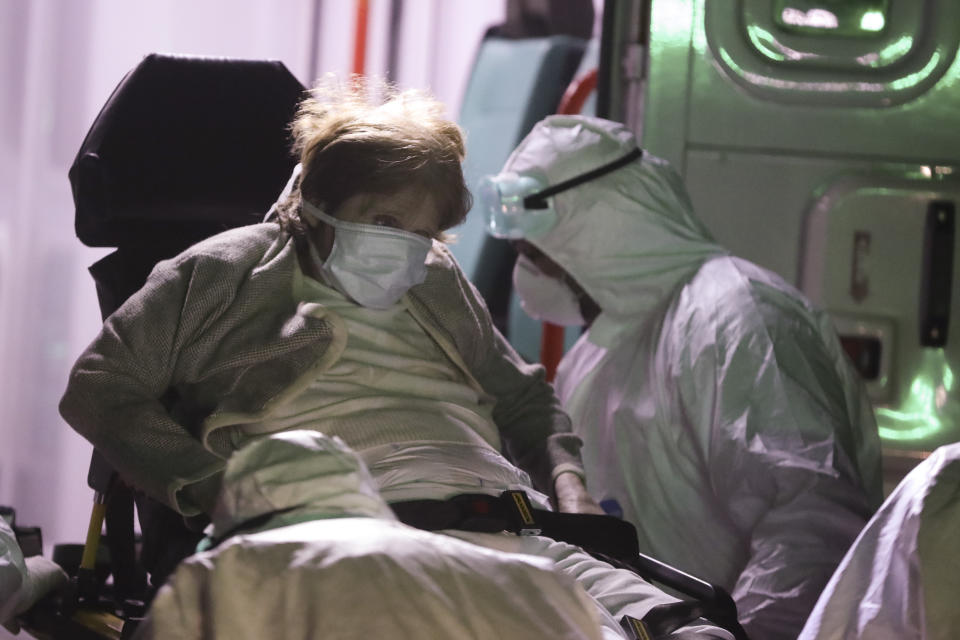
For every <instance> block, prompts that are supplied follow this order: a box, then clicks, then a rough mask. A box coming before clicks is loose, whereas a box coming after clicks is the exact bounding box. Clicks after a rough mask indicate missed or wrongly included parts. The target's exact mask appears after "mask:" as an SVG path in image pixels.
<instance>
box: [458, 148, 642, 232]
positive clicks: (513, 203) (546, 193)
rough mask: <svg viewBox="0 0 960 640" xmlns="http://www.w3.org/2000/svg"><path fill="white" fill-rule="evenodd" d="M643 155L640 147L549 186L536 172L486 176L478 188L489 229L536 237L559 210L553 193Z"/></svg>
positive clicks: (481, 207) (575, 185) (548, 225)
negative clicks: (554, 204)
mask: <svg viewBox="0 0 960 640" xmlns="http://www.w3.org/2000/svg"><path fill="white" fill-rule="evenodd" d="M641 157H643V150H642V149H640V148H639V147H638V148H636V149H634V150H633V151H631V152H630V153H628V154H627V155H625V156H623V157H621V158H617V159H616V160H614V161H613V162H609V163H607V164H605V165H602V166H600V167H597V168H596V169H593V170H591V171H588V172H586V173H582V174H580V175H578V176H574V177H573V178H570V179H568V180H564V181H563V182H560V183H558V184H555V185H553V186H552V187H551V186H547V185H546V184H544V182H543V181H542V180H539V179H537V178H534V177H533V176H524V175H519V174H517V173H513V172H512V171H511V172H505V173H499V174H497V175H495V176H487V177H485V178H484V179H483V180H481V182H480V186H479V188H478V193H477V195H478V202H477V204H478V206H479V207H480V210H481V211H482V212H483V216H484V220H485V221H486V228H487V233H489V234H490V235H492V236H494V237H495V238H509V239H518V238H535V237H537V236H539V235H542V234H544V233H546V232H547V231H549V230H550V229H551V228H552V227H553V225H554V224H556V221H557V213H556V211H554V209H553V206H552V203H551V202H550V201H549V200H548V198H550V197H551V196H554V195H556V194H558V193H561V192H563V191H566V190H568V189H572V188H574V187H577V186H579V185H581V184H584V183H585V182H590V181H591V180H595V179H597V178H599V177H600V176H602V175H606V174H608V173H610V172H612V171H616V170H617V169H619V168H620V167H623V166H625V165H627V164H629V163H631V162H633V161H634V160H637V159H639V158H641Z"/></svg>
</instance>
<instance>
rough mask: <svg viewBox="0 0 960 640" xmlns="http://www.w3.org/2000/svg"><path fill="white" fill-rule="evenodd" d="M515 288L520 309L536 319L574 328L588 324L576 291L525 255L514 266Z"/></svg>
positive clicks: (518, 258)
mask: <svg viewBox="0 0 960 640" xmlns="http://www.w3.org/2000/svg"><path fill="white" fill-rule="evenodd" d="M513 288H514V290H516V292H517V295H518V296H519V297H520V306H521V307H523V310H524V311H525V312H526V313H527V315H528V316H530V317H531V318H533V319H534V320H541V321H543V322H550V323H552V324H558V325H560V326H570V327H572V326H582V325H585V324H587V322H586V320H584V319H583V314H582V313H580V301H579V300H578V299H577V295H576V294H575V293H574V292H573V289H571V288H570V287H569V286H567V285H566V284H565V283H563V282H561V281H560V280H558V279H557V278H553V277H551V276H548V275H546V274H545V273H543V272H542V271H540V269H539V268H538V267H537V265H535V264H534V263H533V261H532V260H530V259H529V258H528V257H527V256H525V255H520V256H519V257H517V264H516V265H515V266H514V267H513Z"/></svg>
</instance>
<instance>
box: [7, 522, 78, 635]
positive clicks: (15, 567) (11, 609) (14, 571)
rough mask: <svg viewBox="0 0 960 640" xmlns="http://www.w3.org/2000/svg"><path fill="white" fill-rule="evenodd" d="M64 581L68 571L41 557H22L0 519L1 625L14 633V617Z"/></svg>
mask: <svg viewBox="0 0 960 640" xmlns="http://www.w3.org/2000/svg"><path fill="white" fill-rule="evenodd" d="M66 582H67V574H66V573H64V572H63V569H61V568H60V567H59V565H57V564H56V563H54V562H53V561H52V560H48V559H47V558H44V557H42V556H32V557H29V558H24V557H23V552H22V551H21V550H20V545H19V544H17V537H16V535H15V534H14V532H13V529H12V528H11V527H10V525H9V524H7V521H6V520H4V519H3V518H0V624H2V625H3V626H4V627H6V628H7V629H9V630H10V631H12V632H13V633H17V632H19V631H20V625H19V624H18V623H17V621H16V619H15V616H16V615H18V614H20V613H23V612H24V611H26V610H27V609H29V608H30V607H31V606H33V605H34V604H35V603H36V602H37V601H38V600H39V599H40V598H42V597H43V596H45V595H46V594H47V593H49V592H50V591H52V590H53V589H55V588H57V587H59V586H61V585H63V584H65V583H66Z"/></svg>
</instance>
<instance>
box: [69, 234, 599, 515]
mask: <svg viewBox="0 0 960 640" xmlns="http://www.w3.org/2000/svg"><path fill="white" fill-rule="evenodd" d="M296 260H297V255H296V250H295V248H294V242H293V240H292V238H291V237H290V235H288V234H287V233H285V232H283V231H281V229H280V227H279V225H277V224H275V223H264V224H257V225H252V226H248V227H241V228H238V229H233V230H230V231H226V232H224V233H221V234H218V235H216V236H214V237H212V238H209V239H207V240H204V241H203V242H200V243H199V244H196V245H194V246H193V247H191V248H189V249H187V250H186V251H184V252H183V253H181V254H180V255H178V256H176V257H174V258H172V259H170V260H166V261H163V262H160V263H159V264H157V266H156V267H155V268H154V270H153V272H152V273H151V274H150V277H149V278H148V279H147V282H146V284H145V285H144V287H143V288H142V289H141V290H140V291H138V292H137V293H136V294H134V295H133V296H131V297H130V299H129V300H127V302H126V303H125V304H124V305H123V306H122V307H120V309H118V310H117V311H116V312H115V313H114V314H113V315H111V316H110V317H109V318H107V320H106V322H104V325H103V329H102V331H101V332H100V334H99V335H98V336H97V338H96V339H95V340H94V341H93V343H92V344H91V345H90V346H89V347H88V348H87V349H86V351H84V353H83V354H82V355H81V356H80V358H79V359H78V360H77V362H76V364H75V365H74V367H73V370H72V372H71V374H70V380H69V383H68V386H67V390H66V393H65V394H64V396H63V399H62V401H61V403H60V412H61V414H62V415H63V417H64V419H66V421H67V422H68V423H69V424H70V425H71V426H72V427H73V428H74V429H76V430H77V431H78V432H79V433H80V434H81V435H83V436H84V437H85V438H86V439H87V440H89V441H90V442H91V443H93V445H94V446H95V447H96V448H97V449H98V450H99V451H100V452H101V453H102V454H103V456H104V457H105V458H106V459H107V461H108V462H110V464H112V465H113V466H114V468H116V469H117V471H118V472H119V473H120V474H121V476H122V477H123V478H124V479H125V480H126V481H127V482H128V483H129V484H131V485H133V486H134V487H136V488H138V489H140V490H143V491H144V492H146V493H147V494H148V495H150V496H152V497H154V498H156V499H157V500H160V501H161V502H163V503H165V504H167V505H169V506H171V507H172V508H174V509H176V510H177V511H179V512H181V513H182V514H184V515H187V516H189V515H195V514H197V513H200V512H209V509H210V508H211V507H212V501H213V499H214V497H215V495H216V492H217V490H218V489H219V483H220V477H221V474H222V470H223V468H224V466H225V462H226V458H227V457H229V455H230V453H231V452H232V451H233V449H234V446H233V443H232V440H231V437H230V432H231V429H230V427H231V426H232V425H237V424H242V423H246V422H252V421H255V420H258V419H259V418H261V417H263V416H264V415H266V414H267V413H268V412H269V410H270V408H271V407H272V406H274V405H276V404H277V403H279V402H282V401H284V400H285V399H287V398H288V397H290V396H291V395H292V394H293V393H297V392H299V390H300V389H302V388H303V387H305V386H306V384H308V383H309V381H310V379H311V378H313V377H314V376H316V375H317V374H319V373H321V372H322V371H323V370H325V369H326V368H328V367H330V366H331V365H332V364H333V363H334V362H335V361H336V360H337V358H338V357H339V356H340V353H341V352H342V350H343V346H344V345H345V344H346V330H345V328H344V325H343V321H342V320H341V319H340V318H339V317H338V316H337V315H336V314H334V313H332V312H327V313H324V311H323V309H322V307H320V305H317V304H316V303H304V302H301V301H298V300H296V299H294V296H293V287H292V283H293V276H294V270H295V264H296ZM405 302H406V304H407V306H408V308H409V309H410V311H411V313H413V314H414V316H415V317H416V318H417V319H418V320H419V321H420V322H421V323H422V324H424V325H425V327H426V328H427V329H428V332H429V333H430V334H431V335H432V336H433V337H434V339H436V340H437V341H438V343H439V344H440V346H441V347H442V348H443V349H444V351H445V352H446V353H447V355H448V356H449V357H450V358H451V360H453V361H454V363H455V364H457V365H458V366H460V367H461V369H464V370H465V373H467V375H468V379H469V380H470V381H471V382H472V383H473V384H475V385H477V386H479V387H480V388H482V390H483V391H484V392H485V393H486V394H489V396H491V397H492V398H493V399H494V400H495V402H496V404H495V406H494V411H493V419H494V421H495V422H496V424H497V426H498V428H499V430H500V433H501V436H502V439H503V443H504V448H505V451H504V453H505V454H506V455H507V456H508V457H510V458H511V459H512V460H513V461H514V463H516V464H517V465H518V466H519V467H521V468H523V469H524V470H525V471H527V472H528V473H529V474H530V475H531V477H532V478H533V481H534V485H535V486H536V487H537V488H538V489H539V490H541V491H544V492H546V493H548V494H552V479H553V478H554V477H556V475H557V474H558V473H560V472H561V471H566V470H572V471H575V472H577V473H580V474H581V475H582V467H581V463H580V457H579V449H580V444H581V443H580V440H579V438H577V437H576V436H575V435H573V434H572V433H571V432H570V420H569V418H568V417H567V416H566V414H564V413H563V412H562V411H561V409H560V407H559V403H558V400H557V399H556V396H555V395H554V394H553V390H552V388H551V387H550V385H549V384H548V383H547V382H545V380H544V372H543V368H542V367H540V366H539V365H528V364H525V363H524V362H523V361H522V360H521V358H520V357H519V356H518V355H517V353H516V352H515V351H514V350H513V348H512V347H511V346H510V345H509V344H508V343H507V341H506V340H505V339H504V338H503V336H502V335H501V334H500V333H499V332H498V331H497V330H496V329H495V328H494V327H493V324H492V322H491V320H490V315H489V312H488V311H487V309H486V307H485V306H484V304H483V302H482V299H481V298H480V296H479V294H478V293H477V291H476V289H475V288H474V287H473V285H472V284H470V282H469V281H468V280H467V279H466V277H465V276H464V274H463V272H462V271H461V270H460V268H459V267H458V266H457V264H456V262H455V260H454V259H453V257H452V256H451V254H450V252H449V251H448V250H447V249H446V247H445V246H443V245H442V244H441V243H439V242H435V243H434V247H433V250H432V251H431V253H430V256H429V257H428V261H427V278H426V281H425V282H424V283H423V284H421V285H418V286H416V287H414V288H413V289H411V290H410V291H409V292H408V293H407V295H406V297H405Z"/></svg>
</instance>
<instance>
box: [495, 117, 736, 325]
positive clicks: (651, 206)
mask: <svg viewBox="0 0 960 640" xmlns="http://www.w3.org/2000/svg"><path fill="white" fill-rule="evenodd" d="M635 148H637V141H636V138H635V137H634V135H633V133H632V132H630V131H629V130H628V129H626V128H625V127H624V126H623V125H622V124H619V123H616V122H610V121H607V120H601V119H598V118H589V117H585V116H550V117H548V118H546V119H545V120H542V121H541V122H539V123H537V125H536V126H535V127H534V128H533V131H531V132H530V134H529V135H527V137H526V138H525V139H524V140H523V141H522V142H521V143H520V145H519V146H518V147H517V148H516V150H515V151H514V152H513V153H512V154H511V155H510V157H509V158H508V159H507V162H506V164H505V166H504V169H503V170H504V172H507V171H512V172H515V173H517V174H519V175H529V176H532V177H535V178H537V179H539V180H541V181H542V182H543V183H545V184H547V185H555V184H558V183H560V182H562V181H564V180H567V179H569V178H572V177H574V176H578V175H581V174H584V173H586V172H588V171H590V170H593V169H596V168H597V167H599V166H602V165H604V164H606V163H609V162H612V161H614V160H616V159H618V158H621V157H623V156H625V155H626V154H628V153H629V152H630V151H632V150H633V149H635ZM552 203H553V207H554V209H555V211H556V214H557V220H556V223H555V224H554V226H553V227H552V228H551V229H550V230H549V231H547V232H545V233H544V234H542V235H538V236H536V237H530V238H527V240H528V241H529V242H531V243H532V244H534V245H535V246H537V247H538V248H539V249H540V250H542V251H543V252H544V253H545V254H547V255H548V256H549V257H550V258H552V259H553V260H554V261H556V262H557V263H559V264H560V265H561V266H562V267H563V268H564V269H565V270H566V271H567V272H568V273H570V275H571V276H573V278H574V279H575V280H576V281H577V282H578V283H579V284H580V286H582V287H583V288H584V289H585V290H586V291H587V293H588V294H589V295H590V296H591V297H592V298H593V299H594V300H595V301H596V302H597V303H598V304H599V305H600V308H601V309H602V310H603V315H604V316H608V317H611V318H613V319H615V320H619V319H630V320H631V321H638V320H639V321H642V319H643V317H645V316H646V315H648V314H649V312H650V311H651V310H653V309H655V308H657V307H658V306H659V305H660V303H661V302H662V301H663V300H664V299H665V298H666V297H668V296H669V295H670V293H671V292H672V291H673V290H674V289H675V288H676V287H677V286H678V285H679V284H681V283H682V282H685V281H686V280H687V279H688V278H689V277H690V276H691V275H692V274H693V273H694V272H695V271H696V270H697V269H698V268H699V266H700V265H701V264H702V263H703V262H704V260H706V259H707V258H709V257H710V256H713V255H718V254H725V253H727V252H726V251H725V250H724V249H723V248H722V247H720V246H719V245H717V244H716V243H714V241H713V239H712V238H711V237H710V233H709V232H708V231H707V229H706V227H704V226H703V224H702V223H701V222H700V221H699V220H697V219H696V218H695V217H694V215H693V208H692V206H691V204H690V199H689V196H688V195H687V192H686V189H685V188H684V186H683V183H682V181H681V179H680V176H679V175H678V174H677V173H676V171H674V170H673V169H672V168H671V167H670V165H669V164H668V163H667V162H666V161H664V160H661V159H659V158H655V157H653V156H650V155H649V154H646V153H644V155H643V157H642V158H641V159H640V160H637V161H634V162H631V163H629V164H627V165H626V166H624V167H622V168H620V169H617V170H616V171H613V172H611V173H607V174H605V175H603V176H601V177H599V178H597V179H595V180H592V181H590V182H587V183H585V184H582V185H579V186H577V187H574V188H572V189H570V190H567V191H563V192H561V193H559V194H557V195H556V196H553V198H552Z"/></svg>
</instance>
